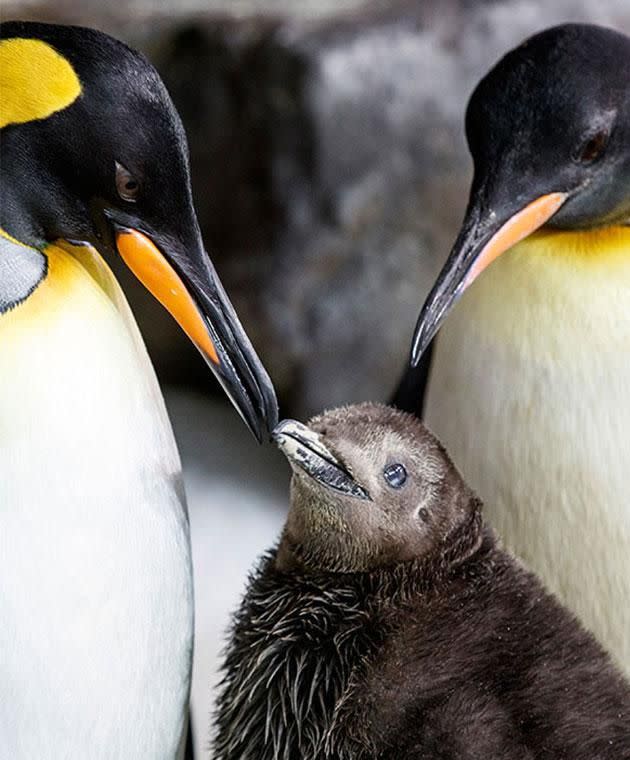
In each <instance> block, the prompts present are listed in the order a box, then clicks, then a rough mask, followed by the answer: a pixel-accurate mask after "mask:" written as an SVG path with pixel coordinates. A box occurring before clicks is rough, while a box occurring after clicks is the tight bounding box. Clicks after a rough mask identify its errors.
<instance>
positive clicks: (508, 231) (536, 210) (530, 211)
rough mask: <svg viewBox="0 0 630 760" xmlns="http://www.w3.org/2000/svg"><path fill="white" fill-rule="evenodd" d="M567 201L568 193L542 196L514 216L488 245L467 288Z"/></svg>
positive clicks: (470, 273) (476, 262) (481, 254)
mask: <svg viewBox="0 0 630 760" xmlns="http://www.w3.org/2000/svg"><path fill="white" fill-rule="evenodd" d="M566 199H567V195H566V193H549V194H548V195H541V196H540V198H536V200H535V201H532V202H531V203H529V204H528V205H527V206H525V208H523V209H521V210H520V211H519V212H517V213H516V214H514V216H513V217H511V218H510V219H508V220H507V222H506V223H505V224H504V225H503V227H501V229H500V230H499V231H498V232H496V233H495V234H494V235H493V236H492V238H490V240H489V241H488V242H487V243H486V245H485V246H484V248H483V250H482V251H481V253H480V254H479V256H478V257H477V260H476V261H475V263H474V264H473V266H472V269H471V270H470V272H469V273H468V276H467V277H466V283H465V286H464V287H465V288H467V287H468V286H469V285H471V284H472V282H473V280H475V279H476V278H477V277H478V276H479V275H480V274H481V273H482V272H483V270H484V269H485V268H486V267H487V266H489V265H490V264H492V262H493V261H494V260H495V259H496V258H498V257H499V256H500V255H501V254H502V253H505V251H507V250H508V248H511V247H512V246H513V245H516V244H517V243H518V242H519V241H520V240H523V238H526V237H527V236H528V235H531V233H532V232H534V231H535V230H537V229H538V228H539V227H542V225H543V224H544V223H545V222H546V221H547V220H548V219H550V218H551V217H552V216H553V215H554V214H555V213H556V211H557V210H558V209H559V208H560V206H562V204H563V203H564V202H565V200H566Z"/></svg>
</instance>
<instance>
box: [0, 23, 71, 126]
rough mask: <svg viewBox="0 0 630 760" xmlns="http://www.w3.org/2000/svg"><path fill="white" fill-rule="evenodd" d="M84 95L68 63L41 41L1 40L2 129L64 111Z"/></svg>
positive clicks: (0, 117)
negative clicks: (8, 125) (9, 125)
mask: <svg viewBox="0 0 630 760" xmlns="http://www.w3.org/2000/svg"><path fill="white" fill-rule="evenodd" d="M80 94H81V83H80V82H79V78H78V77H77V75H76V73H75V71H74V69H73V68H72V66H71V65H70V63H68V61H67V60H66V59H65V58H64V57H63V56H61V55H59V53H57V51H56V50H54V49H53V48H52V47H51V46H50V45H48V44H47V43H45V42H42V41H41V40H31V39H22V38H21V37H14V38H11V39H8V40H0V127H6V126H7V124H23V123H24V122H27V121H34V120H35V119H45V118H46V117H47V116H50V115H51V114H53V113H55V111H61V110H62V109H63V108H66V107H67V106H69V105H70V104H71V103H73V102H74V101H75V100H76V99H77V98H78V97H79V95H80Z"/></svg>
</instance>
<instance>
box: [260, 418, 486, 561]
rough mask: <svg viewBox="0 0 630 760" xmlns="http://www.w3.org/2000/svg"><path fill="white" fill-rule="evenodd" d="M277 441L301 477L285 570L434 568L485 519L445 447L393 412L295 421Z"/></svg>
mask: <svg viewBox="0 0 630 760" xmlns="http://www.w3.org/2000/svg"><path fill="white" fill-rule="evenodd" d="M273 436H274V438H275V439H276V442H277V443H278V445H279V447H280V448H281V450H282V451H283V452H284V454H285V455H286V457H287V458H288V460H289V463H290V464H291V467H292V470H293V476H292V480H291V507H290V510H289V515H288V518H287V523H286V526H285V531H284V534H283V539H282V542H281V546H280V549H279V553H278V563H279V566H281V567H282V566H284V567H287V568H289V567H291V565H292V564H295V563H298V564H300V565H302V566H303V567H305V568H306V569H308V570H316V571H325V572H363V571H370V570H374V569H376V568H378V567H383V566H390V565H394V564H396V563H399V562H405V561H407V560H414V559H424V558H427V557H429V556H433V555H434V554H435V553H436V552H438V551H439V552H442V551H445V549H446V547H448V546H449V538H450V537H452V536H454V535H456V534H458V531H459V529H460V528H461V526H463V525H467V524H469V523H470V521H471V517H473V516H475V517H476V516H478V514H479V508H480V505H479V502H478V500H477V499H476V498H475V497H474V495H473V494H472V492H471V490H470V489H469V488H468V486H467V485H466V484H465V483H464V481H463V480H462V478H461V476H460V475H459V473H458V472H457V470H456V468H455V466H454V465H453V463H452V462H451V460H450V459H449V457H448V455H447V453H446V451H445V450H444V448H443V447H442V445H441V444H440V443H439V442H438V441H437V439H436V438H435V437H434V436H433V435H432V434H431V433H429V431H428V430H427V429H426V428H425V427H424V426H423V425H422V423H420V422H419V420H417V419H416V418H415V417H412V416H411V415H408V414H405V413H403V412H399V411H397V410H395V409H392V408H390V407H386V406H382V405H379V404H371V403H366V404H359V405H356V406H349V407H344V408H341V409H336V410H333V411H328V412H326V413H325V414H322V415H320V416H318V417H315V418H313V419H312V420H311V421H310V422H309V424H308V425H302V424H301V423H299V422H296V421H294V420H285V421H283V422H281V423H280V425H278V427H277V428H276V430H275V431H274V434H273ZM471 530H472V529H471ZM474 538H475V539H476V535H475V537H474ZM473 543H474V541H473Z"/></svg>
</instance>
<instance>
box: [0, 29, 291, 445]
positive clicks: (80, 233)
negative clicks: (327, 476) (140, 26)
mask: <svg viewBox="0 0 630 760" xmlns="http://www.w3.org/2000/svg"><path fill="white" fill-rule="evenodd" d="M1 38H2V39H1V41H0V57H1V58H2V67H3V70H4V73H3V74H2V77H3V97H5V96H4V93H8V98H7V97H5V104H4V106H3V109H2V121H1V122H0V123H1V124H2V127H3V129H2V146H1V160H2V174H3V182H2V211H1V215H2V216H1V219H0V224H1V226H2V227H3V228H4V229H5V231H6V232H8V233H9V234H10V235H11V236H13V237H15V238H17V239H18V240H20V241H21V242H23V243H26V244H28V245H32V246H35V247H38V248H40V249H44V248H45V246H46V244H47V243H49V242H52V241H55V240H58V239H64V240H68V241H70V242H72V243H75V244H89V245H92V246H94V247H96V248H97V249H98V250H99V251H100V252H101V253H104V254H112V253H117V254H119V255H120V256H121V257H122V258H123V260H124V261H125V262H126V263H127V264H128V265H129V267H130V268H131V269H132V271H133V272H134V274H136V276H137V277H138V278H139V279H140V280H141V281H142V282H143V283H144V284H145V285H146V286H147V288H148V289H149V290H150V291H151V292H152V293H153V295H154V296H156V297H157V298H158V300H160V301H161V302H162V303H163V305H164V306H165V307H166V308H167V309H168V310H169V311H170V312H171V313H172V314H173V316H174V317H175V319H177V321H178V322H179V323H180V325H181V326H182V328H183V329H184V330H185V332H186V333H187V334H188V336H189V337H190V339H191V340H192V341H193V342H194V343H195V345H196V346H197V347H198V348H199V350H200V351H201V353H202V354H203V356H204V358H205V359H206V360H207V362H208V364H209V366H210V367H211V369H212V370H213V371H214V372H215V374H216V375H217V377H218V379H219V381H220V382H221V384H222V385H223V387H224V389H225V390H226V392H227V393H228V395H229V396H230V398H231V399H232V401H233V402H234V404H235V406H236V407H237V408H238V410H239V412H240V413H241V415H242V416H243V418H244V420H245V421H246V423H247V424H248V426H249V427H250V429H251V430H252V431H253V432H254V433H255V434H256V435H257V437H258V438H259V439H260V438H262V437H263V435H264V433H265V432H266V431H267V430H269V429H271V428H273V426H274V425H275V424H276V422H277V403H276V399H275V394H274V391H273V387H272V385H271V382H270V380H269V377H268V376H267V373H266V372H265V370H264V368H263V366H262V364H261V363H260V360H259V359H258V357H257V356H256V354H255V352H254V350H253V348H252V346H251V344H250V342H249V340H248V339H247V336H246V334H245V332H244V331H243V328H242V327H241V325H240V323H239V321H238V318H237V317H236V314H235V312H234V309H233V308H232V306H231V304H230V302H229V300H228V297H227V295H226V294H225V291H224V290H223V288H222V286H221V283H220V281H219V279H218V277H217V274H216V272H215V270H214V267H213V265H212V263H211V261H210V259H209V257H208V255H207V253H206V251H205V249H204V246H203V241H202V238H201V233H200V230H199V225H198V223H197V218H196V214H195V210H194V206H193V200H192V191H191V184H190V173H189V166H188V149H187V144H186V137H185V134H184V130H183V127H182V124H181V121H180V119H179V117H178V115H177V113H176V111H175V108H174V106H173V104H172V102H171V99H170V97H169V95H168V93H167V91H166V88H165V87H164V85H163V83H162V81H161V79H160V77H159V75H158V74H157V72H156V71H155V69H154V68H153V67H152V66H151V64H150V63H149V62H148V61H147V60H146V58H144V56H142V55H141V54H140V53H138V52H136V51H134V50H132V49H131V48H129V47H127V46H126V45H124V44H123V43H122V42H119V41H118V40H115V39H113V38H111V37H109V36H107V35H105V34H103V33H101V32H97V31H95V30H91V29H83V28H79V27H62V26H54V25H47V24H35V23H21V22H10V23H5V24H2V26H1Z"/></svg>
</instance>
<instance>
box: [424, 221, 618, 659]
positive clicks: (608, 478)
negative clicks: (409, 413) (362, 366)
mask: <svg viewBox="0 0 630 760" xmlns="http://www.w3.org/2000/svg"><path fill="white" fill-rule="evenodd" d="M608 242H609V243H610V241H608ZM615 242H616V244H617V248H618V250H617V251H613V252H612V253H611V251H610V250H608V252H607V253H606V254H602V256H601V257H600V258H599V259H598V254H597V252H596V251H595V252H593V255H592V257H589V256H586V254H585V255H584V256H583V257H582V258H580V256H579V255H576V256H570V255H564V254H562V255H557V250H556V249H555V248H554V247H553V245H552V243H553V236H540V237H538V238H535V239H533V240H531V241H527V242H526V243H523V244H521V245H520V246H518V247H517V248H515V249H513V250H512V251H510V252H508V253H507V254H505V255H504V257H503V258H502V259H499V260H498V261H497V262H496V263H495V264H494V265H493V266H492V267H491V268H490V269H489V270H488V271H487V272H486V273H485V274H484V275H482V277H481V278H480V279H479V280H478V281H477V283H475V285H474V286H473V287H472V288H471V289H470V291H469V292H468V293H467V294H466V295H465V296H464V298H463V299H462V302H461V304H460V305H459V306H458V307H457V308H456V309H455V311H454V313H453V314H452V315H451V316H450V317H449V318H448V319H447V321H446V324H445V326H444V329H443V331H442V332H441V334H440V336H439V340H438V343H437V348H436V352H435V358H434V364H433V369H432V374H431V378H430V387H429V392H428V398H427V407H426V408H427V422H428V424H429V426H430V427H431V428H432V429H433V430H434V431H435V432H436V433H437V435H438V436H439V437H440V438H441V439H442V440H443V441H444V443H445V445H446V446H447V448H448V449H449V450H450V452H451V454H452V456H453V458H454V460H455V462H456V463H457V465H458V466H459V467H460V468H461V470H462V472H463V473H464V475H465V476H466V478H467V479H468V480H469V482H470V483H471V485H472V486H473V487H474V488H475V489H476V490H477V491H478V493H479V494H480V496H481V497H482V498H483V499H484V501H485V504H486V507H485V509H486V514H487V516H488V518H489V520H490V522H491V523H492V524H493V525H494V526H495V527H496V529H497V531H498V532H499V534H500V535H501V536H502V537H503V538H504V540H505V542H506V543H507V545H508V546H509V547H511V548H512V549H513V550H514V551H515V552H516V553H517V554H519V555H520V556H521V557H522V558H523V559H524V560H525V561H526V562H527V564H528V565H529V566H530V567H532V568H533V569H534V570H535V571H536V572H537V573H538V574H539V575H540V576H541V577H542V578H543V579H544V581H545V583H546V584H547V585H548V587H549V588H551V589H552V590H553V591H554V592H556V593H557V594H558V596H559V597H560V598H561V599H562V600H563V601H564V602H565V603H566V604H567V605H568V606H569V607H570V608H572V609H573V610H574V611H575V612H576V613H577V614H578V616H579V617H580V618H581V619H582V621H583V622H584V623H585V624H586V626H587V627H588V628H590V629H591V630H592V631H593V632H594V633H595V634H596V635H597V637H598V638H599V639H600V641H601V642H602V643H603V644H604V645H605V646H606V647H607V648H608V649H609V651H611V652H612V653H613V654H614V655H615V657H616V658H617V660H618V661H619V663H621V664H622V665H623V667H624V668H625V670H626V671H629V672H630V232H626V233H624V234H623V235H620V237H619V238H618V239H615ZM613 254H614V255H613Z"/></svg>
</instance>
